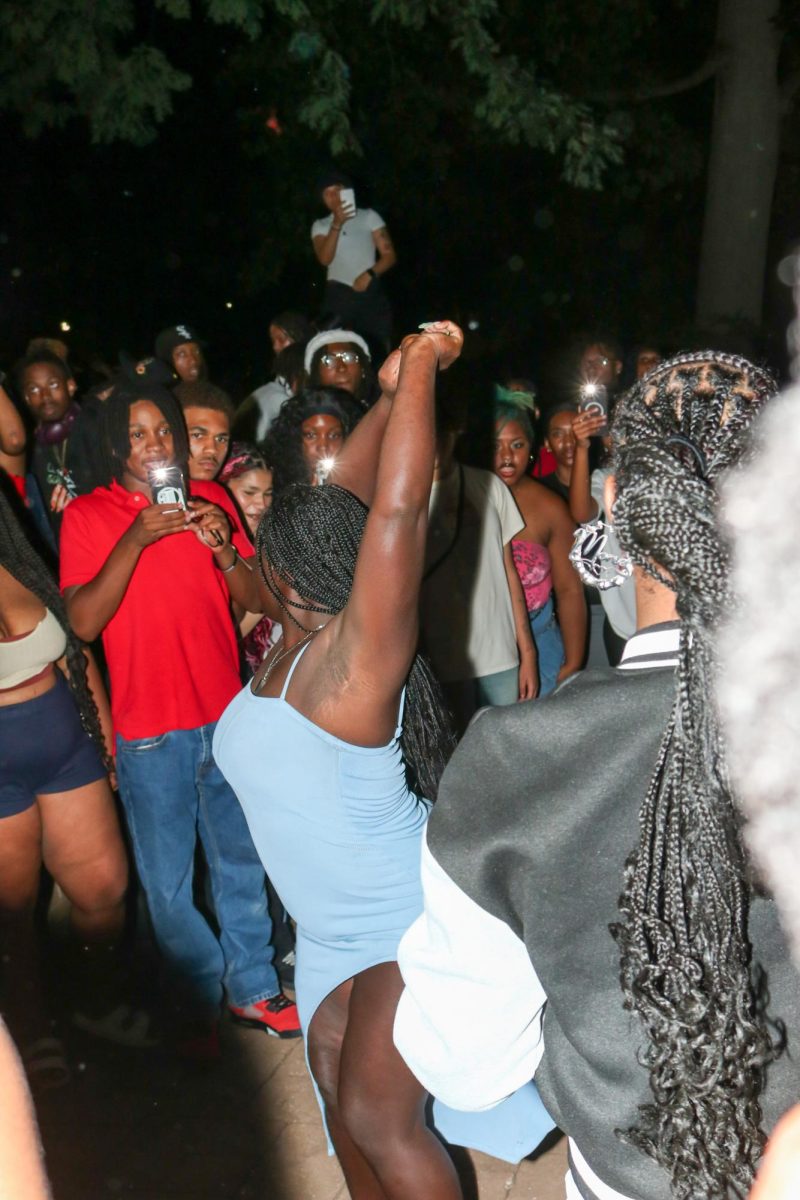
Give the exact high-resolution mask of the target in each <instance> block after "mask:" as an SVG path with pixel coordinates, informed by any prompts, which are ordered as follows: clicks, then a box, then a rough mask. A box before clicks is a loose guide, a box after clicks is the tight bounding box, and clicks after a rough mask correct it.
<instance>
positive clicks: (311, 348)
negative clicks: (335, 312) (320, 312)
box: [304, 329, 372, 371]
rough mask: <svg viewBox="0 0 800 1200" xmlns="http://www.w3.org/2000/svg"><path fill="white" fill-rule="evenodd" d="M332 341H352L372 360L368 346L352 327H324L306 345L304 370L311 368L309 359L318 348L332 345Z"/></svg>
mask: <svg viewBox="0 0 800 1200" xmlns="http://www.w3.org/2000/svg"><path fill="white" fill-rule="evenodd" d="M334 342H352V343H353V345H355V346H358V348H359V350H363V351H364V353H365V354H366V356H367V358H368V359H369V360H370V361H372V355H371V354H370V352H369V346H368V345H367V343H366V342H365V341H364V339H363V338H362V336H361V334H360V333H355V332H354V331H353V330H352V329H325V330H323V332H322V333H317V334H315V335H314V337H312V339H311V341H310V342H309V343H308V345H307V346H306V353H305V359H304V366H305V369H306V371H310V370H311V360H312V359H313V357H314V355H315V354H316V353H317V351H318V350H319V348H320V347H321V346H332V345H333V343H334Z"/></svg>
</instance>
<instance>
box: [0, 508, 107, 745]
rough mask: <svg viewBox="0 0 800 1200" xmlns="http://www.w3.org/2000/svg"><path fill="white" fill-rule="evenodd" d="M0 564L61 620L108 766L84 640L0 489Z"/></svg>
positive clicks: (89, 725) (73, 680) (73, 672)
mask: <svg viewBox="0 0 800 1200" xmlns="http://www.w3.org/2000/svg"><path fill="white" fill-rule="evenodd" d="M0 563H2V565H3V567H5V569H6V570H7V571H8V573H9V575H12V576H13V577H14V579H16V581H17V583H19V584H21V585H22V587H24V588H27V589H28V591H29V592H32V593H33V595H34V596H36V598H37V600H41V602H42V604H44V605H45V606H46V607H47V608H49V609H50V612H51V613H52V614H53V616H54V617H55V618H56V620H57V621H58V623H59V625H60V626H61V628H62V629H63V630H64V633H65V634H66V637H67V651H66V661H67V678H68V681H69V686H70V690H71V691H72V694H73V696H74V697H75V703H76V704H77V706H78V712H79V714H80V718H81V724H82V725H83V728H84V729H85V730H86V732H87V733H88V735H89V737H90V738H91V739H92V741H93V742H94V743H95V745H96V747H97V749H98V751H99V753H100V756H101V758H102V759H103V762H104V764H105V766H106V767H107V768H109V769H110V768H111V762H110V760H109V758H108V754H107V752H106V747H105V742H104V740H103V731H102V729H101V727H100V714H99V713H98V711H97V705H96V704H95V701H94V697H93V695H92V693H91V690H90V688H89V681H88V678H87V674H86V655H85V654H84V649H83V643H82V642H81V641H79V639H78V638H77V637H76V636H75V634H74V633H73V632H72V629H71V627H70V623H69V619H68V618H67V610H66V608H65V606H64V600H63V598H62V596H61V592H60V591H59V590H58V586H57V584H56V581H55V579H54V578H53V575H52V573H51V571H50V568H49V567H48V566H47V565H46V564H45V563H44V562H43V561H42V559H41V558H40V557H39V555H38V554H37V553H36V551H35V550H34V548H33V546H32V545H31V543H30V541H29V539H28V537H27V536H26V533H25V530H24V528H23V525H22V522H21V521H20V520H19V518H18V517H17V515H16V513H15V512H14V510H13V508H12V506H11V504H10V503H9V501H8V499H7V498H6V496H5V494H4V493H3V490H2V489H1V488H0Z"/></svg>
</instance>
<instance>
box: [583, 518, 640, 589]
mask: <svg viewBox="0 0 800 1200" xmlns="http://www.w3.org/2000/svg"><path fill="white" fill-rule="evenodd" d="M610 531H611V526H610V525H606V523H605V521H601V520H600V518H599V517H598V518H596V519H595V520H594V521H586V522H585V524H583V525H579V526H578V528H577V529H576V530H575V536H574V540H573V543H572V549H571V550H570V552H569V561H570V562H571V563H572V565H573V567H574V568H575V570H576V571H577V572H578V574H579V575H580V577H581V579H582V581H583V582H584V583H585V584H588V586H589V587H595V588H597V589H598V590H599V591H601V592H607V591H608V590H609V589H610V588H614V587H621V586H622V584H623V583H624V582H625V580H626V579H630V577H631V575H632V574H633V559H632V558H631V556H630V555H629V554H620V555H616V554H610V553H609V552H607V551H606V543H607V542H608V535H609V533H610Z"/></svg>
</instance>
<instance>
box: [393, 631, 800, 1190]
mask: <svg viewBox="0 0 800 1200" xmlns="http://www.w3.org/2000/svg"><path fill="white" fill-rule="evenodd" d="M639 636H640V637H644V638H646V637H647V636H648V634H647V633H645V634H644V635H639ZM656 636H657V637H658V636H660V637H661V638H662V640H663V639H664V638H666V637H668V636H669V631H664V632H663V633H661V634H656ZM673 638H674V647H675V649H677V628H676V627H673ZM637 641H639V637H634V638H633V639H632V640H631V642H630V643H629V647H630V648H631V649H635V647H636V643H637ZM652 644H653V643H652V642H651V645H652ZM640 645H641V643H640ZM674 693H675V677H674V668H673V667H671V666H669V665H667V666H666V667H661V668H659V667H658V666H656V665H651V666H650V668H649V669H644V670H641V669H628V670H626V669H625V664H624V663H623V666H622V669H618V670H616V671H615V670H613V669H611V668H609V669H607V670H589V671H585V672H583V673H582V674H581V675H580V676H575V677H573V678H572V679H571V680H569V681H568V682H567V683H566V684H565V685H563V686H562V687H561V688H560V689H559V690H558V692H557V693H555V694H554V695H553V696H551V697H549V698H548V699H547V700H546V701H545V702H537V704H536V705H535V706H531V705H520V706H518V707H516V708H511V709H508V708H506V709H501V710H492V711H490V712H487V713H485V714H484V715H483V716H482V717H481V718H480V720H478V721H477V722H476V723H475V725H474V726H473V728H472V729H471V730H470V734H469V737H468V738H466V739H465V740H464V741H462V743H461V744H460V746H459V747H458V749H457V750H456V752H455V754H454V756H453V758H452V760H451V762H450V765H449V767H448V770H447V772H446V774H445V777H444V781H443V787H442V790H441V792H440V799H439V804H438V805H437V810H436V814H435V819H434V820H433V821H432V822H431V824H430V826H429V831H428V847H429V849H430V853H431V854H432V856H433V857H434V859H435V860H436V862H437V863H438V864H440V865H441V867H443V868H444V870H445V871H446V872H447V874H448V875H449V876H450V878H451V879H453V880H454V882H456V883H457V884H458V886H459V887H460V889H461V890H462V891H463V892H465V893H466V894H467V895H468V896H470V897H471V898H472V899H473V900H475V901H477V902H478V904H480V905H481V907H482V908H484V909H486V911H487V912H488V913H490V914H492V915H493V916H494V917H497V918H498V919H499V920H501V921H504V922H506V923H507V924H510V925H511V927H512V928H514V929H515V930H516V931H517V932H518V935H519V937H520V938H521V939H522V941H523V942H524V943H525V946H526V948H527V950H528V953H529V956H530V959H531V962H533V963H534V964H535V969H536V975H537V976H538V978H539V980H540V982H541V985H542V987H543V989H544V992H545V993H546V995H547V1007H546V1010H545V1015H544V1025H543V1036H544V1055H543V1057H542V1059H541V1062H540V1064H539V1066H538V1067H537V1069H536V1076H535V1078H536V1084H537V1087H538V1088H539V1090H540V1093H541V1095H542V1098H543V1100H544V1102H545V1104H546V1106H547V1108H548V1111H549V1112H550V1113H551V1115H552V1116H553V1118H554V1119H555V1121H556V1124H557V1125H558V1126H559V1128H561V1129H563V1130H564V1132H565V1133H567V1134H568V1135H569V1136H570V1138H571V1139H572V1146H571V1149H572V1153H573V1157H576V1156H580V1159H581V1165H580V1166H579V1167H578V1174H579V1175H580V1176H581V1178H583V1179H584V1182H588V1183H589V1184H591V1180H592V1173H593V1174H594V1175H596V1176H597V1177H599V1179H601V1180H602V1181H603V1183H604V1184H606V1185H609V1186H610V1187H612V1188H614V1189H616V1190H617V1191H618V1192H619V1193H620V1194H621V1195H622V1196H625V1197H632V1198H635V1200H669V1197H670V1188H669V1177H668V1175H667V1173H666V1172H665V1171H664V1170H663V1169H662V1168H661V1167H658V1166H657V1165H656V1164H655V1163H654V1162H653V1161H652V1159H649V1158H646V1157H645V1156H644V1155H642V1154H641V1153H640V1152H639V1151H638V1150H636V1149H635V1148H634V1147H633V1146H632V1145H630V1144H626V1142H625V1141H624V1140H622V1139H620V1138H618V1137H617V1136H616V1133H615V1130H617V1129H619V1130H626V1129H629V1128H630V1127H631V1126H633V1125H635V1124H636V1121H637V1118H638V1110H639V1106H640V1105H643V1104H646V1103H648V1102H649V1101H650V1099H651V1093H650V1089H649V1083H648V1072H647V1069H646V1068H645V1067H643V1066H642V1064H641V1062H640V1061H639V1053H640V1048H641V1040H642V1039H641V1032H640V1029H639V1027H638V1024H637V1022H636V1020H635V1018H634V1017H632V1016H631V1014H630V1013H629V1012H628V1011H626V1009H625V1008H624V1007H623V1003H622V993H621V991H620V982H619V977H620V965H619V952H618V950H617V947H616V945H615V943H614V941H613V939H612V937H611V936H610V933H609V927H610V926H611V925H612V924H614V923H615V922H616V921H618V920H619V909H618V899H619V890H620V880H621V878H622V876H623V872H624V866H625V861H626V859H627V857H628V854H629V851H630V847H631V846H632V845H634V844H635V842H636V839H637V836H638V818H639V813H638V805H637V804H636V802H635V801H634V802H633V803H631V799H632V797H634V798H635V797H639V796H641V795H642V794H643V793H644V792H645V791H646V789H647V784H648V781H649V779H650V776H651V774H652V771H653V767H654V765H655V762H656V759H657V757H658V751H659V746H660V743H661V740H662V738H663V733H664V728H665V726H666V724H667V721H668V719H669V713H670V709H671V707H672V704H673V701H674ZM534 718H535V719H534ZM500 747H502V754H498V749H499V748H500ZM567 755H569V758H570V766H569V768H568V769H565V767H564V760H565V756H567ZM487 763H491V770H487V766H486V764H487ZM476 779H479V780H480V781H481V787H480V789H477V788H476V787H475V780H476ZM465 797H467V801H466V803H465V802H464V798H465ZM478 843H481V844H483V846H484V847H485V849H484V850H483V851H482V853H481V855H480V856H474V855H472V856H471V855H470V854H469V852H468V849H467V845H468V844H469V845H475V844H478ZM569 880H573V881H574V883H575V886H574V887H565V886H564V884H565V881H569ZM750 929H751V939H752V943H753V961H754V969H755V970H756V972H757V971H758V970H759V968H761V967H763V968H764V970H765V971H766V973H767V978H768V983H769V994H770V1010H769V1011H770V1016H771V1018H773V1019H775V1020H777V1021H782V1022H784V1023H785V1025H786V1028H787V1047H786V1052H785V1053H784V1054H782V1055H781V1056H779V1057H778V1059H777V1061H776V1062H775V1063H774V1064H772V1065H771V1066H770V1067H769V1068H768V1069H767V1075H766V1078H767V1085H766V1090H765V1092H764V1094H763V1096H762V1098H761V1104H762V1107H763V1110H764V1119H765V1123H766V1125H767V1126H768V1127H771V1126H772V1125H773V1124H774V1123H775V1121H776V1120H777V1118H778V1117H779V1115H780V1114H781V1113H782V1112H783V1111H784V1109H785V1108H786V1107H787V1106H788V1105H789V1104H790V1103H791V1102H792V1101H793V1100H794V1098H795V1097H796V1096H797V1095H798V1094H800V977H798V974H797V972H796V971H795V970H794V968H793V966H792V965H791V962H790V960H789V956H788V952H787V949H786V943H785V940H784V937H783V934H782V932H781V929H780V925H779V922H778V918H777V912H776V910H775V906H774V904H773V903H772V901H771V900H769V899H767V898H765V897H762V896H756V897H755V898H754V900H753V902H752V906H751V913H750ZM411 950H412V951H413V945H412V946H411ZM402 966H403V959H402V958H401V967H402ZM578 998H580V1002H579V1003H576V1000H577V999H578ZM501 1011H502V1010H501ZM410 1061H412V1063H413V1057H412V1059H411V1060H410ZM586 1163H588V1164H589V1167H590V1168H591V1172H590V1171H587V1170H586V1167H585V1164H586ZM581 1167H582V1168H583V1169H581ZM593 1194H594V1192H593V1190H590V1191H589V1192H588V1195H590V1196H591V1195H593ZM598 1194H599V1195H603V1194H604V1193H602V1192H600V1193H598Z"/></svg>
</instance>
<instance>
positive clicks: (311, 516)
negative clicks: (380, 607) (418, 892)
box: [256, 483, 455, 800]
mask: <svg viewBox="0 0 800 1200" xmlns="http://www.w3.org/2000/svg"><path fill="white" fill-rule="evenodd" d="M368 511H369V510H368V509H367V507H366V505H364V504H362V502H361V501H360V500H359V499H358V498H357V497H356V496H354V495H353V493H352V492H348V491H347V490H346V489H345V488H341V487H337V486H336V485H335V484H325V485H323V486H321V487H312V486H311V485H310V484H305V483H296V484H292V485H291V487H288V488H287V489H286V490H285V491H283V492H282V493H281V494H280V495H278V496H277V497H275V499H274V500H273V503H272V508H271V509H270V510H269V511H268V512H266V513H265V514H264V516H263V517H262V519H261V523H260V525H259V527H258V534H257V536H256V556H257V558H258V561H259V564H260V565H261V569H262V571H263V572H264V575H265V580H266V582H267V586H268V587H270V588H271V590H273V589H274V584H273V583H271V580H272V578H273V577H275V576H277V577H278V578H279V579H281V580H282V581H283V582H284V583H285V584H288V585H290V586H291V587H292V588H294V590H295V591H296V592H297V593H298V595H300V596H302V597H303V598H304V600H305V601H307V603H304V604H298V605H296V606H295V605H293V606H292V607H297V608H299V609H302V610H303V611H306V612H311V613H325V614H335V613H339V612H341V611H342V609H343V608H344V607H345V605H346V604H347V601H348V600H349V599H350V593H351V591H352V588H353V575H354V573H355V568H356V559H357V557H358V548H359V546H360V544H361V538H362V535H363V533H364V527H365V525H366V522H367V513H368ZM287 611H288V610H287ZM288 615H289V616H290V617H291V616H292V614H291V613H289V614H288ZM292 619H296V618H292ZM400 744H401V747H402V750H403V757H404V759H405V762H406V770H407V772H408V777H409V786H410V787H411V789H412V790H414V791H417V792H419V793H421V794H422V795H423V796H425V797H426V798H427V799H429V800H435V799H436V794H437V791H438V788H439V780H440V778H441V775H442V772H443V771H444V768H445V766H446V764H447V761H448V759H449V757H450V755H451V754H452V752H453V750H454V749H455V737H454V735H453V732H452V730H451V728H450V724H449V719H448V717H447V714H446V708H445V705H444V700H443V697H442V693H441V689H440V687H439V684H438V683H437V681H436V679H435V678H434V675H433V672H432V671H431V668H430V666H429V664H428V662H427V660H426V659H425V658H424V657H423V656H422V655H421V654H417V655H416V656H415V658H414V661H413V662H412V664H411V669H410V671H409V675H408V680H407V683H406V704H405V719H404V721H403V733H402V736H401V739H400Z"/></svg>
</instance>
